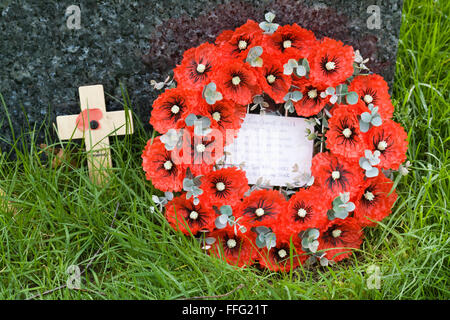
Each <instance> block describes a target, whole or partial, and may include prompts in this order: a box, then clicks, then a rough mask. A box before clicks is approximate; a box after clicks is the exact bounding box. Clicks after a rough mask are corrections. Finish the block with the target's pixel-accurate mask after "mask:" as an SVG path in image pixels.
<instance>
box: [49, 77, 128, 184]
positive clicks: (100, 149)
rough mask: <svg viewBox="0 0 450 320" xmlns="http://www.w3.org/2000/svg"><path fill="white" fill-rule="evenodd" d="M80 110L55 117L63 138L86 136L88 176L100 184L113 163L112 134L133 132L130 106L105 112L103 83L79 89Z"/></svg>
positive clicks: (104, 179)
mask: <svg viewBox="0 0 450 320" xmlns="http://www.w3.org/2000/svg"><path fill="white" fill-rule="evenodd" d="M78 92H79V95H80V107H81V113H80V114H79V115H70V116H59V117H57V118H56V123H57V127H58V135H59V138H60V139H61V140H71V139H84V141H85V144H86V151H87V158H88V168H89V177H90V178H91V181H92V182H94V183H95V184H97V185H102V184H104V183H105V182H106V181H107V177H108V172H107V170H105V169H108V168H111V167H112V161H111V149H110V146H109V136H116V135H125V134H132V133H133V118H132V113H131V110H128V114H127V113H126V112H125V111H124V110H122V111H113V112H106V105H105V97H104V92H103V86H102V85H94V86H85V87H80V88H79V89H78Z"/></svg>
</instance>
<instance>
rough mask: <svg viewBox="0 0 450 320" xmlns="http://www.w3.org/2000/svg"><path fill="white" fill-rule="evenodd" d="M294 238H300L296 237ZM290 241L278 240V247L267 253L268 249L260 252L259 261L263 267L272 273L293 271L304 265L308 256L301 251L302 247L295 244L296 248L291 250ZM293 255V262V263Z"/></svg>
mask: <svg viewBox="0 0 450 320" xmlns="http://www.w3.org/2000/svg"><path fill="white" fill-rule="evenodd" d="M294 238H298V237H297V236H296V235H294ZM290 246H291V244H290V241H289V240H283V241H279V240H278V239H277V245H276V247H274V248H271V249H270V250H269V251H267V249H266V248H263V249H260V250H259V255H258V261H259V264H260V265H261V266H262V267H265V268H267V269H269V270H271V271H282V272H287V271H289V270H291V269H295V268H297V267H298V266H299V265H300V264H301V263H303V262H304V261H305V260H306V258H307V256H306V255H305V254H304V252H303V251H302V249H301V245H298V243H297V245H296V244H294V246H295V248H292V253H291V249H290ZM291 254H292V262H291Z"/></svg>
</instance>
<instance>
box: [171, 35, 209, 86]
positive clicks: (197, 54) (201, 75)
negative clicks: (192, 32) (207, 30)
mask: <svg viewBox="0 0 450 320" xmlns="http://www.w3.org/2000/svg"><path fill="white" fill-rule="evenodd" d="M216 65H217V53H216V47H215V46H214V45H213V44H210V43H203V44H201V45H200V46H198V47H197V48H192V49H189V50H187V51H186V52H185V53H184V56H183V61H181V65H178V66H177V67H176V68H175V69H174V71H173V72H174V78H175V81H176V82H177V83H178V86H180V87H184V88H189V89H194V90H201V89H203V87H204V86H205V85H207V84H208V83H210V82H211V76H212V74H213V73H214V70H215V68H216Z"/></svg>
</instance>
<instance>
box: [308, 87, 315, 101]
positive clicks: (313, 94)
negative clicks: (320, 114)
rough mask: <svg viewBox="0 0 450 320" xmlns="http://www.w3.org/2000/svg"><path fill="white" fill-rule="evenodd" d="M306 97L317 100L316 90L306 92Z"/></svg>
mask: <svg viewBox="0 0 450 320" xmlns="http://www.w3.org/2000/svg"><path fill="white" fill-rule="evenodd" d="M308 97H309V98H310V99H314V98H317V90H316V89H313V90H309V91H308Z"/></svg>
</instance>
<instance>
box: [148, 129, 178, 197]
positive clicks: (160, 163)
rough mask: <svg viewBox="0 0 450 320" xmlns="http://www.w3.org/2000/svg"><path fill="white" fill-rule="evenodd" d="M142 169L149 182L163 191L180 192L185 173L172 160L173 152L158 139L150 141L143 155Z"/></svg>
mask: <svg viewBox="0 0 450 320" xmlns="http://www.w3.org/2000/svg"><path fill="white" fill-rule="evenodd" d="M142 160H143V161H142V167H143V169H144V171H145V176H146V178H147V180H151V181H152V184H153V186H154V187H155V188H156V189H159V190H161V191H180V190H181V189H182V182H183V176H184V172H183V171H182V169H181V167H180V166H178V165H176V164H175V162H174V161H173V159H172V156H171V152H170V151H167V150H166V148H165V146H164V144H163V143H162V142H161V141H160V140H159V137H156V138H155V139H154V140H153V143H152V141H151V140H149V141H148V143H147V146H146V147H145V149H144V152H143V153H142Z"/></svg>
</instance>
